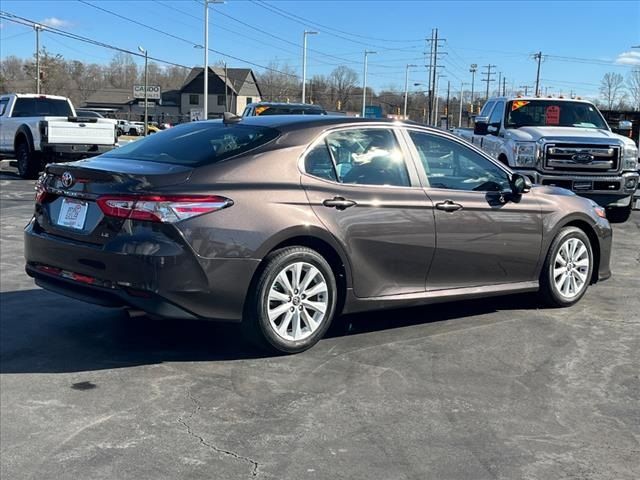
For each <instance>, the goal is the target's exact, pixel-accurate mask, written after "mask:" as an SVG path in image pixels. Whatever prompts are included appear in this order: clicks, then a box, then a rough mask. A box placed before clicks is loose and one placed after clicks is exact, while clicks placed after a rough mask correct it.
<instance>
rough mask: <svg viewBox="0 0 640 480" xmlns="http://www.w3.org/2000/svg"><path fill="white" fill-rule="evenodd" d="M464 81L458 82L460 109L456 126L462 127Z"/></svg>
mask: <svg viewBox="0 0 640 480" xmlns="http://www.w3.org/2000/svg"><path fill="white" fill-rule="evenodd" d="M465 85H467V84H466V83H464V82H460V109H459V110H458V128H462V97H464V86H465Z"/></svg>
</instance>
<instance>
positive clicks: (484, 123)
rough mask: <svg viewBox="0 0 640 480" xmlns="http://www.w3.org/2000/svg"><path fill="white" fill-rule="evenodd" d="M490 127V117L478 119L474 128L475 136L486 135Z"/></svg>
mask: <svg viewBox="0 0 640 480" xmlns="http://www.w3.org/2000/svg"><path fill="white" fill-rule="evenodd" d="M488 126H489V117H476V123H475V125H474V127H473V133H474V134H475V135H486V134H487V127H488Z"/></svg>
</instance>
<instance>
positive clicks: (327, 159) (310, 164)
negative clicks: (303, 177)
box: [304, 141, 338, 182]
mask: <svg viewBox="0 0 640 480" xmlns="http://www.w3.org/2000/svg"><path fill="white" fill-rule="evenodd" d="M304 169H305V171H306V172H307V173H308V174H309V175H313V176H314V177H318V178H324V179H325V180H331V181H332V182H337V181H338V177H337V176H336V170H335V166H334V164H333V160H332V159H331V152H329V148H328V147H327V143H326V142H325V141H323V142H322V143H319V144H318V145H316V146H315V147H314V148H313V149H312V150H311V151H310V152H309V153H307V156H306V157H305V159H304Z"/></svg>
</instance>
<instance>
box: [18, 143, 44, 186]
mask: <svg viewBox="0 0 640 480" xmlns="http://www.w3.org/2000/svg"><path fill="white" fill-rule="evenodd" d="M16 160H17V161H18V175H20V177H22V178H24V179H25V180H35V179H36V178H38V173H39V172H40V160H39V159H38V157H37V156H36V155H35V154H34V153H33V152H32V151H31V149H30V148H29V145H28V144H27V143H25V142H21V143H19V144H18V146H17V147H16Z"/></svg>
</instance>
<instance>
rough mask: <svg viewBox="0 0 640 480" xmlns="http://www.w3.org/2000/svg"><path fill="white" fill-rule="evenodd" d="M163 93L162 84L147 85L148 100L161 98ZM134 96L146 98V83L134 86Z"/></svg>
mask: <svg viewBox="0 0 640 480" xmlns="http://www.w3.org/2000/svg"><path fill="white" fill-rule="evenodd" d="M161 93H162V92H161V89H160V85H147V99H148V100H160V94H161ZM133 98H141V99H144V85H134V86H133Z"/></svg>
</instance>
